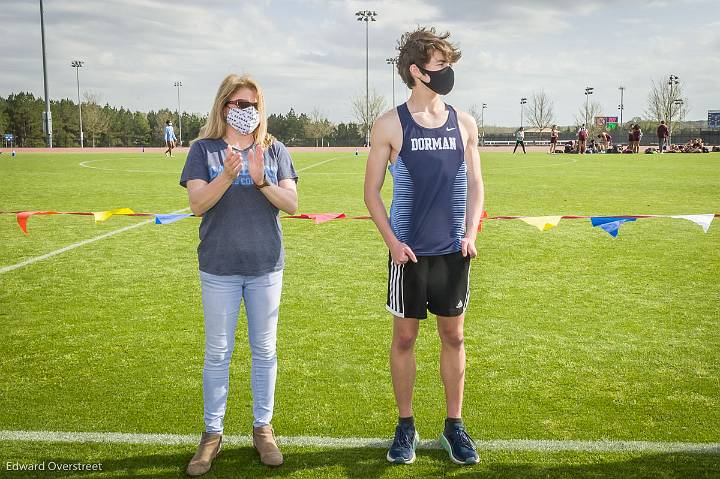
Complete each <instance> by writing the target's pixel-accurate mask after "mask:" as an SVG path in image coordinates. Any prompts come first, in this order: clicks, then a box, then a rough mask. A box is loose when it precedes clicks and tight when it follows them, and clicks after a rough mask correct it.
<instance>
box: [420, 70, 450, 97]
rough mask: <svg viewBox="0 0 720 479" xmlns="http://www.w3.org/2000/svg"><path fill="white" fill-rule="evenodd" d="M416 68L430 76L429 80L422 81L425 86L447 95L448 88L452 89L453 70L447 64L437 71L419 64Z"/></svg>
mask: <svg viewBox="0 0 720 479" xmlns="http://www.w3.org/2000/svg"><path fill="white" fill-rule="evenodd" d="M418 68H419V69H420V71H421V72H423V73H424V74H426V75H428V76H429V77H430V81H429V82H423V83H424V84H425V86H427V87H428V88H429V89H431V90H432V91H434V92H435V93H437V94H438V95H447V94H448V93H450V90H452V89H453V85H455V72H454V71H453V69H452V67H450V66H449V65H448V66H446V67H445V68H443V69H442V70H437V71H431V70H426V69H424V68H423V67H421V66H418ZM420 81H422V80H420Z"/></svg>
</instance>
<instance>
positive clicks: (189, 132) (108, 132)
mask: <svg viewBox="0 0 720 479" xmlns="http://www.w3.org/2000/svg"><path fill="white" fill-rule="evenodd" d="M44 111H45V102H44V100H43V99H42V98H40V97H38V98H36V97H35V96H34V95H33V94H32V93H28V92H20V93H11V94H10V95H8V96H7V98H3V97H0V134H2V133H12V134H13V135H14V137H15V139H14V145H15V146H17V147H43V146H45V136H44V134H43V112H44ZM50 112H51V114H52V130H53V131H52V133H53V146H57V147H73V146H80V115H79V110H78V105H77V103H76V102H74V101H73V100H70V99H67V98H66V99H62V100H51V101H50ZM167 120H171V121H172V122H173V125H174V127H175V134H176V136H178V138H180V131H179V130H180V128H179V126H180V122H179V118H178V115H177V112H176V111H171V110H169V109H167V108H163V109H161V110H158V111H149V112H141V111H132V110H129V109H125V108H123V107H120V108H118V107H114V106H110V105H109V104H107V103H106V104H105V105H100V104H99V102H98V99H97V97H96V96H95V95H93V94H85V98H84V101H83V102H82V123H83V132H84V144H85V146H86V147H96V146H97V147H118V146H126V147H128V146H129V147H132V146H138V147H142V146H164V137H163V132H164V128H165V121H167ZM206 120H207V115H200V114H197V113H188V112H183V113H182V139H183V144H184V145H187V144H188V143H189V142H190V141H191V140H193V139H195V138H197V137H198V135H199V133H200V128H202V126H203V125H204V124H205V121H206ZM268 131H269V132H270V133H272V134H273V135H274V136H275V137H277V138H278V139H279V140H280V141H282V142H283V143H285V144H286V145H288V146H327V145H332V146H362V145H363V144H364V133H363V131H364V127H363V125H362V124H356V123H338V124H333V123H331V122H330V121H329V120H328V119H327V118H325V117H324V115H323V114H322V113H321V112H320V111H319V110H317V109H316V110H313V111H312V112H311V113H310V114H305V113H301V114H297V113H296V112H295V110H294V109H292V108H291V109H290V111H289V112H288V113H286V114H272V115H270V116H268Z"/></svg>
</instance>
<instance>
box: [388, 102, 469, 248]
mask: <svg viewBox="0 0 720 479" xmlns="http://www.w3.org/2000/svg"><path fill="white" fill-rule="evenodd" d="M447 109H448V118H447V121H446V122H445V124H444V125H442V126H441V127H439V128H425V127H423V126H420V125H418V124H417V123H416V122H415V120H413V117H412V115H411V114H410V110H408V107H407V104H405V103H403V104H402V105H400V106H398V107H397V112H398V115H399V116H400V124H401V125H402V131H403V142H402V148H401V150H400V154H399V155H398V157H397V160H396V161H395V163H393V164H391V165H390V167H389V170H390V173H391V174H392V176H393V200H392V205H391V207H390V225H391V227H392V230H393V232H394V233H395V236H396V237H397V238H398V239H399V240H400V241H402V242H403V243H405V244H407V245H408V246H410V248H411V249H412V250H413V252H414V253H415V254H416V255H419V256H439V255H443V254H448V253H454V252H457V251H460V249H461V243H460V241H461V240H462V238H463V236H464V235H465V212H466V203H467V166H466V164H465V148H464V145H463V143H462V136H461V135H460V127H459V125H458V121H457V113H456V112H455V110H454V109H453V107H451V106H450V105H447Z"/></svg>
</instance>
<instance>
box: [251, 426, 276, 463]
mask: <svg viewBox="0 0 720 479" xmlns="http://www.w3.org/2000/svg"><path fill="white" fill-rule="evenodd" d="M253 446H254V447H255V449H256V450H257V452H258V453H260V462H262V463H263V464H265V465H266V466H279V465H280V464H282V463H283V455H282V453H281V452H280V449H279V448H278V447H277V444H276V443H275V431H273V428H272V426H270V425H269V424H268V425H267V426H262V427H254V428H253Z"/></svg>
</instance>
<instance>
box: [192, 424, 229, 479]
mask: <svg viewBox="0 0 720 479" xmlns="http://www.w3.org/2000/svg"><path fill="white" fill-rule="evenodd" d="M221 447H222V434H213V433H207V432H204V433H202V437H201V438H200V445H199V446H198V449H197V452H196V453H195V455H194V456H193V457H192V459H190V463H189V464H188V466H187V469H186V470H185V472H186V473H187V475H188V476H202V475H203V474H205V473H206V472H208V471H209V470H210V466H212V462H213V459H215V457H217V455H218V453H219V452H220V448H221Z"/></svg>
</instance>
